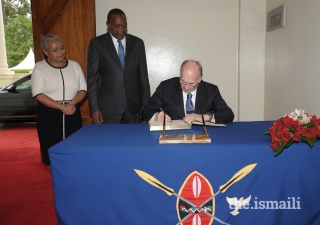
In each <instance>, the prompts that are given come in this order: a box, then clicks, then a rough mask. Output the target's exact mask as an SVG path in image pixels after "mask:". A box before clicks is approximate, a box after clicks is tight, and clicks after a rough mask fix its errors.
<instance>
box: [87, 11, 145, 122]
mask: <svg viewBox="0 0 320 225" xmlns="http://www.w3.org/2000/svg"><path fill="white" fill-rule="evenodd" d="M106 24H107V27H108V32H107V33H105V34H103V35H100V36H98V37H95V38H93V39H92V40H91V41H90V44H89V50H88V57H87V85H88V100H89V106H90V111H91V116H92V121H93V123H95V124H101V123H139V122H140V110H141V108H142V107H143V106H144V105H146V104H147V102H148V100H149V98H150V86H149V79H148V69H147V61H146V53H145V47H144V43H143V41H142V40H141V39H140V38H138V37H135V36H133V35H130V34H127V18H126V15H125V14H124V12H123V11H122V10H120V9H112V10H110V11H109V13H108V17H107V22H106Z"/></svg>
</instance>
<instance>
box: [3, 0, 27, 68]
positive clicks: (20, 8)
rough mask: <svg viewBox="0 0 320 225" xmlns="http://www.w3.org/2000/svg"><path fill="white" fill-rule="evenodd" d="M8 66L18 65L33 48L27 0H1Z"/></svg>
mask: <svg viewBox="0 0 320 225" xmlns="http://www.w3.org/2000/svg"><path fill="white" fill-rule="evenodd" d="M1 3H2V12H3V22H4V33H5V42H6V51H7V60H8V65H9V68H11V67H13V66H16V65H18V64H19V63H20V62H21V61H22V60H23V59H24V58H25V57H26V56H27V55H28V52H29V50H30V48H33V31H32V21H31V9H30V2H29V0H1Z"/></svg>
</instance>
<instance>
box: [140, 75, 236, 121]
mask: <svg viewBox="0 0 320 225" xmlns="http://www.w3.org/2000/svg"><path fill="white" fill-rule="evenodd" d="M179 80H180V78H179V77H175V78H171V79H169V80H165V81H163V82H161V83H160V85H159V86H158V87H157V89H156V91H155V93H154V94H153V95H152V97H151V98H150V100H149V102H148V104H147V105H146V106H145V107H144V108H143V110H142V118H143V119H144V120H145V121H149V120H150V119H151V118H152V116H153V115H154V114H155V113H157V112H159V111H160V107H161V108H162V109H163V111H164V112H165V113H166V114H167V115H169V116H170V117H171V119H172V120H178V119H183V117H185V111H184V104H185V103H184V102H183V94H182V89H181V86H180V83H179ZM208 112H213V114H214V118H215V122H216V123H228V122H232V121H233V118H234V114H233V112H232V110H231V109H230V108H229V107H228V105H227V104H226V102H225V101H224V100H223V98H222V97H221V95H220V92H219V89H218V87H217V86H216V85H213V84H210V83H207V82H204V81H201V82H200V83H199V86H198V88H197V95H196V105H195V112H194V113H196V114H201V113H203V114H206V113H208Z"/></svg>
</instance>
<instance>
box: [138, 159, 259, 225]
mask: <svg viewBox="0 0 320 225" xmlns="http://www.w3.org/2000/svg"><path fill="white" fill-rule="evenodd" d="M256 165H257V164H256V163H254V164H250V165H248V166H245V167H243V168H242V169H241V170H239V171H238V172H237V173H236V174H234V175H233V177H231V179H229V180H228V181H227V182H226V183H225V184H223V185H221V186H220V187H219V191H218V192H217V193H215V194H214V195H213V196H211V197H210V198H208V199H207V200H205V201H204V202H203V203H202V204H201V205H200V207H202V206H203V205H205V204H206V203H207V202H208V201H210V200H211V199H214V198H215V197H216V196H217V195H218V194H220V193H224V192H226V190H227V189H228V188H229V187H231V186H232V185H233V184H235V183H236V182H238V181H239V180H241V179H242V178H243V177H245V176H246V175H247V174H248V173H250V172H251V171H252V170H253V169H254V167H255V166H256ZM134 171H135V172H136V173H137V174H138V175H139V176H140V177H141V178H142V179H143V180H145V181H146V182H148V183H149V184H151V185H153V186H155V187H156V188H159V189H160V190H162V191H164V192H165V193H166V194H167V195H169V196H171V195H175V196H176V197H177V198H179V199H180V200H183V201H185V202H187V203H188V204H190V205H191V206H193V207H199V206H196V205H195V204H193V203H192V202H190V201H188V200H187V199H185V198H183V197H182V196H179V195H178V194H177V193H175V191H174V190H173V189H172V188H170V187H168V186H166V185H164V184H163V183H161V182H160V181H159V180H157V179H156V178H155V177H153V176H151V175H150V174H148V173H146V172H144V171H142V170H137V169H134ZM204 213H205V214H206V215H208V216H210V217H211V218H214V219H215V220H217V221H218V222H220V223H221V224H224V225H230V224H228V223H225V222H223V221H222V220H220V219H219V218H217V217H215V216H214V215H211V214H210V213H208V212H204ZM191 215H192V214H189V215H187V216H186V217H184V218H183V219H182V220H180V221H179V222H178V223H177V224H176V225H179V224H182V223H183V222H184V221H185V220H186V219H187V218H189V217H190V216H191Z"/></svg>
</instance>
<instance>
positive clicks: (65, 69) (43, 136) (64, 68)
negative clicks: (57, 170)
mask: <svg viewBox="0 0 320 225" xmlns="http://www.w3.org/2000/svg"><path fill="white" fill-rule="evenodd" d="M41 47H42V51H43V53H44V55H45V58H46V59H45V60H42V61H40V62H38V63H36V65H35V67H34V69H33V72H32V76H31V86H32V95H33V97H34V98H35V99H36V100H37V101H38V107H37V119H36V123H37V131H38V137H39V142H40V148H41V153H42V162H43V163H44V164H46V165H50V159H49V154H48V150H49V148H50V147H51V146H53V145H54V144H56V143H58V142H59V141H61V140H62V139H64V138H65V137H68V136H69V135H70V134H72V133H74V132H75V131H77V130H78V129H80V128H81V125H82V118H81V114H80V106H79V104H78V103H79V102H80V101H81V100H83V98H84V97H85V96H86V94H87V92H86V91H87V84H86V81H85V78H84V75H83V72H82V70H81V67H80V66H79V64H78V63H77V62H75V61H72V60H68V59H66V53H65V48H64V45H63V43H62V41H61V39H60V38H59V37H58V36H56V35H54V34H47V35H45V36H44V37H43V38H42V40H41Z"/></svg>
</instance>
